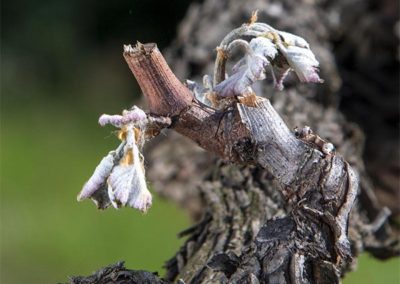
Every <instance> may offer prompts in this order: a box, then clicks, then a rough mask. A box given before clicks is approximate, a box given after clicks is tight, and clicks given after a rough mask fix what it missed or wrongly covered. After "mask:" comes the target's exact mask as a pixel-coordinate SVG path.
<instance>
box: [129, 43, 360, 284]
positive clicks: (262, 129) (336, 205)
mask: <svg viewBox="0 0 400 284" xmlns="http://www.w3.org/2000/svg"><path fill="white" fill-rule="evenodd" d="M124 57H125V59H126V61H127V63H128V65H129V67H130V69H131V70H132V71H133V74H134V75H135V77H136V79H137V80H138V82H139V85H140V86H141V87H142V88H143V89H142V90H143V92H144V95H145V97H146V99H147V101H148V102H149V108H150V111H151V113H153V114H157V115H166V116H169V117H171V119H172V125H171V128H172V129H174V130H176V131H177V132H179V133H180V134H182V135H185V136H187V137H188V138H190V139H192V140H193V141H195V142H196V143H197V144H199V145H200V146H201V147H202V148H204V149H206V150H208V151H211V152H213V153H216V154H217V155H219V156H220V157H222V158H223V159H225V160H228V161H231V162H236V163H241V164H254V165H256V166H260V167H262V168H264V169H266V170H267V171H268V172H269V173H271V174H272V175H273V176H274V177H275V178H276V179H277V180H278V181H279V182H280V184H281V185H282V187H281V188H282V192H283V194H284V195H285V196H286V198H287V202H288V203H289V204H292V206H293V210H292V211H291V213H290V214H289V215H288V216H287V217H286V218H284V219H278V220H270V221H268V225H267V224H266V226H267V227H266V228H265V230H264V231H263V230H260V232H259V233H258V237H257V238H258V239H262V240H264V239H265V240H264V241H258V242H257V241H256V242H255V243H254V245H255V246H256V247H257V248H258V249H259V250H260V249H261V247H263V246H265V245H267V246H268V248H269V249H266V250H265V249H261V250H262V251H264V253H263V254H261V255H260V254H257V255H247V257H248V261H250V260H252V259H253V260H254V259H256V260H257V261H262V259H265V257H266V256H268V258H267V259H268V262H267V263H263V265H266V267H270V266H271V265H278V264H279V263H280V264H279V265H278V266H279V267H280V268H279V271H282V273H287V274H290V273H292V274H293V275H292V277H295V274H296V275H297V274H298V273H300V272H301V271H303V270H306V269H310V268H307V264H308V266H310V265H311V266H312V267H318V268H319V270H318V271H319V272H318V273H316V274H314V275H308V276H307V277H308V280H309V281H311V282H315V281H317V278H321V277H324V279H325V280H326V279H330V280H332V279H335V281H339V278H340V275H341V273H340V271H341V270H342V269H344V268H345V267H346V266H348V265H349V261H351V250H350V243H349V240H348V237H347V227H348V219H349V214H350V210H351V208H352V206H353V203H354V201H355V198H356V195H357V190H358V179H357V177H356V175H355V174H354V172H353V170H352V169H351V167H350V166H349V165H348V163H347V162H346V161H344V159H343V158H342V157H341V156H339V155H335V154H334V153H332V152H330V151H326V149H327V147H325V146H326V144H327V143H326V142H324V141H322V140H321V139H318V136H316V135H311V134H305V135H303V136H301V137H299V138H298V137H296V136H295V135H294V133H292V132H291V131H290V130H289V129H288V128H287V126H286V124H285V123H284V121H283V120H282V119H281V118H280V116H279V114H278V113H277V112H276V111H275V110H274V108H273V107H272V106H271V104H270V103H269V101H268V100H266V99H262V98H258V99H257V105H256V106H255V107H254V106H246V105H244V104H241V103H237V102H233V103H232V104H231V106H230V107H228V108H226V109H225V110H223V111H218V110H213V109H210V108H209V107H206V106H204V105H202V104H200V103H199V102H197V100H196V99H195V98H194V97H193V95H192V94H191V93H190V91H189V90H188V89H187V88H186V87H185V86H184V85H183V84H182V83H180V82H179V80H178V79H176V77H175V75H174V74H173V73H172V72H171V70H170V69H169V67H168V66H167V64H166V63H165V60H164V59H163V57H162V55H161V53H160V52H159V51H158V49H157V47H156V46H155V45H154V44H147V45H138V46H136V47H135V48H134V49H132V48H131V47H128V48H126V50H125V52H124ZM310 137H314V139H310ZM321 141H322V142H321ZM321 143H322V144H321ZM282 226H285V227H286V228H285V230H287V234H286V235H285V236H281V237H279V235H278V236H276V237H277V239H280V243H279V245H277V246H276V247H275V248H273V249H271V248H270V247H269V246H270V244H269V241H268V240H269V239H270V238H274V236H273V235H271V234H272V233H271V232H270V231H269V230H271V228H272V231H274V230H275V229H273V228H274V227H276V228H279V227H282ZM288 236H291V239H287V237H288ZM304 239H307V240H308V241H307V242H304ZM300 243H301V245H299V244H300ZM321 243H322V244H323V245H322V244H321ZM279 247H280V248H279ZM277 249H278V251H279V253H278V254H276V253H277ZM269 254H270V255H269ZM244 256H245V255H242V257H244ZM282 257H284V258H285V259H286V258H287V261H284V262H282V261H281V260H282ZM222 259H225V260H226V259H228V260H229V261H230V262H232V261H231V259H230V258H229V257H228V256H226V257H222ZM290 259H291V261H290ZM203 261H204V260H203ZM219 262H220V261H219ZM219 262H218V261H217V263H219ZM213 263H214V264H215V262H213ZM289 264H290V265H289ZM246 265H249V264H248V262H246V261H243V262H242V263H240V265H239V263H237V265H236V266H235V268H234V269H233V270H232V269H230V271H229V273H227V274H229V277H232V279H237V281H239V280H240V279H242V277H244V276H243V272H241V269H240V267H242V269H244V267H246ZM214 266H215V267H217V268H216V270H218V267H219V266H220V264H218V265H214ZM222 266H224V265H222ZM189 269H190V271H192V273H191V274H190V275H187V274H186V278H187V279H190V281H194V282H196V281H197V280H198V279H197V278H196V277H199V275H197V274H196V273H194V272H193V267H191V268H189ZM246 269H247V270H249V268H248V267H247V268H246ZM252 269H255V267H254V266H253V267H252ZM277 269H278V268H277ZM231 270H232V271H231ZM235 271H236V273H235ZM237 273H239V274H237ZM254 273H255V274H254V275H256V277H258V278H260V279H269V280H270V281H274V279H275V280H276V277H278V276H277V274H276V273H277V271H276V270H273V271H271V270H270V269H269V268H268V269H267V270H266V271H264V272H262V273H260V272H258V273H256V271H254ZM195 274H196V275H197V276H196V275H195ZM247 276H248V275H247ZM247 276H246V277H247ZM202 277H203V276H202ZM278 278H279V277H278ZM284 279H286V278H282V279H281V278H279V279H278V280H279V281H278V282H279V283H285V281H286V280H285V281H284ZM195 280H196V281H195ZM203 280H204V279H203Z"/></svg>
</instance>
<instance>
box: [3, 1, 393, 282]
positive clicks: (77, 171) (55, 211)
mask: <svg viewBox="0 0 400 284" xmlns="http://www.w3.org/2000/svg"><path fill="white" fill-rule="evenodd" d="M1 4H2V7H1V8H2V9H1V28H2V31H1V42H2V46H1V179H0V182H1V184H0V188H1V207H0V209H1V212H0V213H1V215H0V216H1V239H0V241H1V263H0V264H1V270H0V277H1V278H0V283H56V282H61V281H64V282H66V281H67V276H68V275H85V274H89V273H91V272H92V271H93V270H95V269H97V268H99V267H101V266H103V265H107V264H110V263H113V262H116V261H118V260H126V265H127V267H129V268H135V269H146V270H151V271H158V272H159V273H160V274H162V273H163V269H162V265H163V263H164V262H165V261H166V260H167V259H168V258H170V257H171V256H172V255H173V254H174V252H175V251H176V250H177V249H178V247H179V246H180V244H181V243H182V242H183V240H179V239H178V238H177V237H176V234H177V233H178V232H179V231H181V230H183V229H185V228H186V227H187V226H189V224H190V220H188V218H187V216H186V215H185V213H184V212H183V211H182V210H180V209H179V208H177V207H176V206H175V205H174V204H171V203H169V202H167V201H165V200H161V199H160V198H157V197H155V201H154V204H153V207H152V209H151V210H150V211H149V213H148V214H146V215H143V214H141V213H139V212H137V211H134V210H130V209H122V210H119V211H116V210H107V211H104V212H101V211H97V210H96V209H95V207H94V205H93V204H92V203H91V202H90V201H86V202H83V203H77V202H76V195H77V193H78V192H79V190H80V189H81V187H82V185H83V183H84V182H85V181H86V180H87V178H88V177H89V176H90V175H91V173H92V171H93V170H94V167H95V166H96V165H97V163H98V161H99V160H100V159H101V157H102V156H103V155H105V154H106V153H107V152H108V151H109V150H111V149H113V148H115V146H116V145H117V144H118V141H117V139H116V138H115V136H114V135H113V134H112V130H113V129H111V128H105V129H104V128H100V127H99V126H98V125H97V119H98V116H99V115H100V114H101V113H104V112H106V113H119V112H120V111H121V110H122V109H123V108H126V107H129V106H131V105H132V104H133V103H134V101H135V99H137V98H138V94H139V90H138V87H137V85H136V82H135V80H134V78H133V76H132V75H131V73H130V71H129V69H128V67H127V65H126V64H125V62H124V60H123V58H122V45H123V44H124V43H134V42H135V41H136V40H139V41H141V42H149V41H151V42H157V43H158V45H159V46H160V47H161V48H163V47H165V46H167V45H168V44H169V42H170V41H171V40H172V38H173V37H174V35H175V31H176V27H177V24H178V23H179V21H180V20H181V19H182V18H183V16H184V15H185V11H186V9H187V7H188V5H189V4H190V3H189V1H184V0H175V1H174V0H173V1H154V0H143V1H126V0H123V1H114V2H112V1H94V0H89V1H78V0H75V1H67V0H53V1H50V0H42V1H32V0H21V1H11V0H7V1H2V3H1ZM399 265H400V262H399V260H391V261H388V262H377V261H375V260H372V259H371V258H369V257H368V256H363V257H362V258H360V265H359V266H360V268H359V270H358V271H357V272H355V273H352V274H350V275H349V276H348V277H347V278H346V279H345V281H344V282H345V283H399V278H400V277H399V271H398V269H399Z"/></svg>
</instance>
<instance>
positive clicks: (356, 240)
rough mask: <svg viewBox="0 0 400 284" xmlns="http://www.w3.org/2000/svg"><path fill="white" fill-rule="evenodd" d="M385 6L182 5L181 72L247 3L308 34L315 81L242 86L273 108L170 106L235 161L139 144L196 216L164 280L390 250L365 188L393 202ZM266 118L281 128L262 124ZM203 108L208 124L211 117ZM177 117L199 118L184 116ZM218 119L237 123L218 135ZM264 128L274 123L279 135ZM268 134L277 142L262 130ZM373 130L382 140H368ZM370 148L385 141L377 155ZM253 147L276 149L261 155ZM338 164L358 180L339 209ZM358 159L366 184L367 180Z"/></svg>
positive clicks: (335, 264)
mask: <svg viewBox="0 0 400 284" xmlns="http://www.w3.org/2000/svg"><path fill="white" fill-rule="evenodd" d="M349 7H357V9H356V11H355V9H349ZM393 7H397V2H396V1H380V2H374V1H356V0H351V1H348V0H346V1H335V2H333V3H332V2H331V1H318V2H315V3H314V1H306V0H304V1H293V0H285V1H279V2H275V1H261V0H250V1H243V2H240V1H228V0H221V1H210V0H206V1H205V2H204V3H202V4H193V5H192V7H191V8H190V9H189V11H188V15H187V17H186V18H185V20H184V21H183V22H182V24H181V27H180V30H179V35H178V38H177V40H176V41H175V43H174V44H173V45H172V47H171V49H169V51H168V54H169V57H168V58H169V59H170V60H168V62H169V63H173V65H172V70H173V71H174V73H176V74H178V76H179V77H180V78H181V79H183V78H191V79H194V78H196V77H197V79H200V76H201V75H203V74H211V70H212V67H213V56H214V55H215V54H212V53H211V52H210V51H211V50H213V49H214V48H215V47H216V46H217V45H218V43H219V41H220V40H221V39H222V38H223V36H224V35H225V34H226V33H227V32H229V31H230V30H231V29H233V28H234V27H237V26H239V25H241V24H242V23H243V22H245V21H247V19H248V17H249V15H250V14H251V11H253V10H255V9H258V10H259V20H260V21H263V22H267V23H269V24H271V25H272V26H274V27H276V28H278V29H280V30H286V31H289V32H293V33H295V34H299V35H301V36H302V37H304V38H306V39H307V40H308V41H309V42H310V45H311V47H312V49H313V50H314V51H315V53H316V55H317V58H318V59H319V60H320V62H321V66H322V77H323V78H324V79H325V82H326V83H325V84H324V85H319V86H304V85H298V84H297V83H296V81H295V80H293V81H291V82H289V83H288V84H286V89H285V90H284V91H283V92H279V93H277V92H275V91H273V90H272V88H270V87H269V86H268V85H267V84H263V85H259V86H258V88H257V90H256V92H257V94H258V95H261V94H262V95H264V96H265V97H267V98H269V99H270V100H271V102H272V106H273V108H272V107H271V105H270V104H269V103H268V102H267V101H260V106H259V108H257V109H254V108H251V109H249V108H248V107H246V106H243V105H240V104H236V105H234V106H233V107H232V109H231V110H229V112H228V114H221V113H210V112H209V110H207V111H206V110H204V109H202V108H201V106H199V105H198V104H196V103H194V105H192V106H191V107H189V108H185V110H184V111H183V112H179V115H181V117H180V118H181V119H179V118H175V119H173V128H174V129H175V130H176V131H178V132H180V133H181V134H184V135H186V136H188V137H190V138H192V139H193V140H194V141H195V142H197V143H198V144H199V145H201V146H202V147H204V148H206V149H207V150H209V151H211V152H214V153H217V154H218V155H220V156H222V157H224V158H225V159H226V160H230V161H235V162H240V164H241V165H232V164H229V163H226V162H222V161H219V160H216V158H214V156H211V155H210V154H208V153H207V152H204V151H202V150H200V149H199V148H198V147H194V146H193V145H194V143H193V142H192V141H190V140H188V139H184V138H180V137H179V136H176V135H169V137H166V138H160V139H159V140H158V141H153V142H152V143H153V144H157V147H152V146H151V145H150V147H149V149H150V151H149V152H148V153H149V155H146V157H147V159H148V160H149V165H148V172H149V179H150V180H151V181H152V182H154V185H155V186H156V188H158V190H159V191H160V192H161V194H162V195H164V196H166V197H168V198H170V199H172V200H175V201H176V202H179V203H181V204H182V205H183V206H185V207H186V208H187V209H188V211H189V212H190V213H191V214H192V215H193V216H194V217H195V218H196V219H199V218H200V216H202V218H201V220H200V221H199V223H198V224H197V225H196V226H194V227H192V228H190V229H188V230H187V231H185V232H183V233H182V235H187V236H188V239H187V241H186V243H185V245H184V246H183V247H182V248H181V249H180V251H179V252H177V254H176V256H175V257H174V258H172V259H171V260H170V261H169V262H168V263H167V265H166V267H167V271H168V272H167V275H166V280H165V281H173V280H174V279H183V280H184V281H185V282H187V283H213V282H215V283H219V282H233V283H235V282H236V283H242V282H243V283H258V282H260V283H264V282H268V283H335V282H338V281H339V279H340V277H341V276H342V275H343V274H344V273H345V272H346V271H348V270H350V269H351V268H352V267H353V266H354V264H355V260H356V257H357V255H358V254H359V253H360V252H362V251H363V250H367V251H369V252H370V253H372V254H373V255H374V256H376V257H378V258H388V257H391V256H393V255H396V254H398V241H397V234H395V233H394V232H393V230H392V228H391V227H390V224H389V223H388V222H386V221H385V218H384V216H385V215H387V211H386V210H382V207H383V206H382V205H381V204H380V202H379V201H378V199H377V198H376V195H378V196H379V197H380V200H381V201H383V202H385V200H389V202H387V203H385V205H387V206H389V207H390V209H391V210H392V211H393V212H395V213H396V212H399V211H398V203H397V202H393V201H392V200H394V201H396V200H398V178H399V173H398V171H399V168H398V155H396V154H391V155H389V156H388V157H386V156H385V155H384V154H383V153H398V141H397V139H398V135H394V134H392V133H395V134H396V133H397V131H398V130H397V128H396V127H398V109H397V108H396V107H395V106H397V105H398V103H397V100H398V98H397V94H398V80H397V79H396V78H397V77H398V66H397V63H398V62H396V60H395V56H396V48H397V46H396V44H397V43H396V42H397V41H396V38H395V35H394V33H393V30H394V24H395V21H396V15H394V14H395V12H394V11H397V9H396V8H393ZM393 13H394V14H393ZM382 19H384V20H382ZM349 27H351V28H349ZM367 30H368V33H367V32H366V31H367ZM358 31H360V32H358ZM361 31H365V32H364V33H362V32H361ZM366 33H367V34H366ZM363 35H365V36H363ZM357 38H358V39H359V40H357ZM377 54H379V56H376V55H377ZM337 63H339V64H337ZM396 66H397V67H396ZM377 70H383V71H382V72H381V74H379V73H378V71H377ZM371 74H374V77H372V78H371ZM144 92H145V95H146V91H145V90H144ZM184 92H186V91H184ZM179 93H181V92H179ZM381 97H382V98H381ZM185 102H186V103H187V102H188V101H187V100H185ZM150 106H151V104H150ZM338 106H340V108H341V109H342V110H343V111H345V112H346V113H347V114H348V116H349V117H351V118H352V119H355V120H356V121H357V122H358V123H360V124H361V126H362V127H363V129H364V131H365V133H366V146H367V148H366V152H364V150H363V149H364V140H365V138H364V134H363V132H362V131H361V130H360V128H359V127H358V126H357V125H356V124H354V123H352V122H351V121H349V120H346V119H345V117H344V115H342V114H341V113H340V112H339V110H338ZM274 109H275V110H274ZM377 109H378V110H377ZM150 110H151V108H150ZM386 110H389V112H388V113H387V114H385V116H382V113H385V111H386ZM152 111H153V112H154V110H152ZM275 111H276V112H275ZM155 113H156V114H162V115H166V113H157V111H155ZM278 113H279V115H278ZM365 113H368V118H369V119H368V121H367V120H366V119H365ZM167 114H168V113H167ZM170 114H177V112H176V111H175V110H174V111H173V112H170ZM349 114H352V115H349ZM353 114H354V115H353ZM279 116H281V117H282V118H283V121H284V122H285V123H284V124H283V126H284V127H281V125H278V126H274V125H273V124H272V125H271V122H272V123H274V122H276V121H277V119H278V120H279V119H280V118H279ZM182 118H183V119H182ZM195 118H198V119H195ZM269 119H271V121H268V120H269ZM217 120H218V121H221V123H222V124H218V126H215V124H214V122H215V121H217ZM388 120H389V122H391V123H387V121H388ZM188 124H191V125H192V126H196V125H197V126H198V127H200V126H201V127H203V128H188V127H185V125H188ZM285 125H287V126H288V128H289V129H291V128H294V127H295V126H299V127H302V126H304V125H309V126H311V128H312V129H313V130H314V132H315V133H317V134H318V135H319V136H321V137H323V138H324V139H326V140H328V141H329V142H332V143H333V144H334V145H335V146H336V148H337V153H340V155H324V154H323V153H322V151H321V149H320V148H319V146H318V145H316V144H315V143H313V142H312V141H311V142H310V141H308V140H307V139H304V137H303V139H301V137H299V138H296V137H295V136H294V135H293V132H292V131H290V130H289V129H288V128H287V127H286V126H285ZM213 127H214V128H213ZM229 127H232V128H229ZM232 129H241V131H239V132H234V133H232V131H231V130H232ZM274 129H280V130H281V131H283V134H284V135H282V137H280V136H281V134H279V135H277V133H275V132H274ZM200 130H201V131H205V132H203V133H209V136H208V137H209V138H210V135H211V134H213V135H214V137H213V138H214V139H212V140H210V139H209V142H210V143H205V142H204V141H205V140H203V138H205V137H203V138H202V137H197V136H196V133H197V134H198V133H199V131H200ZM279 133H281V132H279ZM228 134H229V135H228ZM382 136H383V137H382ZM196 137H197V138H196ZM230 137H232V140H229V138H230ZM246 137H251V138H252V139H250V140H246V139H245V138H246ZM271 137H276V138H278V140H273V141H271V140H268V139H271ZM194 138H195V139H194ZM233 138H234V139H233ZM279 139H280V140H279ZM168 140H170V141H171V144H169V143H168ZM305 140H307V141H305ZM382 140H383V141H384V142H385V144H379V143H382V142H381V141H382ZM237 141H241V142H240V143H235V142H237ZM213 142H215V144H213ZM172 143H173V144H174V145H175V146H172V145H173V144H172ZM177 144H178V145H179V147H176V145H177ZM376 145H379V146H376ZM387 145H389V146H387ZM226 147H227V148H226ZM281 147H283V149H282V148H281ZM380 147H385V149H386V150H384V151H383V150H382V151H378V153H377V151H376V150H375V149H376V148H378V149H380ZM386 147H389V149H392V150H387V149H388V148H386ZM226 149H230V150H232V151H226ZM265 151H267V153H268V154H271V153H272V154H274V153H278V152H280V153H281V154H280V155H279V154H278V155H277V156H274V155H266V152H265ZM282 153H283V155H282ZM285 155H289V156H285ZM363 155H364V157H365V160H364V159H363ZM342 156H343V158H342ZM177 157H180V159H177ZM284 157H286V158H284ZM384 159H386V161H387V162H382V161H383V160H384ZM314 160H317V163H315V164H314V163H313V161H314ZM293 161H294V162H293ZM346 161H347V162H346ZM364 161H365V163H366V166H367V170H366V169H365V166H364ZM285 162H286V163H285ZM246 164H248V165H246ZM272 165H275V167H273V166H272ZM349 165H351V168H353V169H354V170H355V172H357V175H358V176H359V178H360V189H359V199H358V200H359V201H358V202H357V203H356V204H355V206H354V207H353V210H352V213H351V214H350V216H349V218H348V215H347V214H348V210H349V206H347V205H348V204H349V202H350V203H351V199H352V198H353V197H354V196H353V194H354V187H353V186H354V183H356V178H355V176H354V174H353V171H352V170H351V168H350V167H349ZM279 167H284V168H279ZM332 170H334V171H333V172H332ZM367 171H368V172H372V175H371V177H372V178H373V181H374V183H375V184H378V187H373V185H372V183H371V178H370V177H369V176H368V174H367ZM283 173H285V174H283ZM286 173H287V174H286ZM293 173H296V175H293ZM296 177H297V179H296ZM196 188H198V190H197V191H196V190H195V189H196ZM349 189H352V190H349ZM376 193H377V194H376ZM387 196H391V198H388V197H387ZM343 216H345V217H343ZM347 221H348V222H349V223H348V225H349V226H348V230H347V226H346V224H347ZM338 224H339V225H338ZM343 232H345V235H346V236H347V237H348V238H349V240H350V245H351V255H349V254H348V252H349V250H348V249H349V248H348V247H346V245H347V243H346V242H342V241H341V240H343V239H342V237H343V236H342V235H341V233H343ZM346 252H347V253H346ZM351 258H353V261H352V260H351ZM82 279H83V278H80V281H84V280H82ZM128 282H129V281H128ZM75 283H95V281H92V282H90V281H89V280H88V282H75ZM96 283H97V282H96ZM129 283H135V281H131V282H129ZM136 283H139V282H136ZM140 283H144V282H140ZM148 283H153V282H151V281H150V282H148ZM155 283H157V282H155Z"/></svg>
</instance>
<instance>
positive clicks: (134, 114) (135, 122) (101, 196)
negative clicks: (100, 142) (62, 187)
mask: <svg viewBox="0 0 400 284" xmlns="http://www.w3.org/2000/svg"><path fill="white" fill-rule="evenodd" d="M146 122H147V116H146V114H145V113H144V112H143V110H141V109H140V108H138V107H136V106H134V107H133V108H132V109H130V110H124V111H123V113H122V115H107V114H103V115H102V116H101V117H100V118H99V124H100V125H101V126H104V125H106V124H111V125H113V126H115V127H118V128H120V131H119V134H118V138H119V139H120V140H121V141H122V142H121V144H120V145H119V146H118V148H117V149H116V150H114V151H111V152H109V153H108V155H107V156H105V157H104V158H103V159H102V160H101V162H100V164H99V165H98V166H97V167H96V169H95V171H94V173H93V175H92V176H91V177H90V178H89V180H88V181H87V182H86V184H85V185H84V186H83V188H82V191H81V192H80V193H79V195H78V198H77V199H78V201H81V200H84V199H87V198H91V199H92V200H93V201H94V203H95V204H96V205H97V207H98V208H99V209H105V208H107V207H108V206H110V205H112V206H113V207H114V208H120V207H123V206H129V207H132V208H135V209H138V210H140V211H142V212H146V211H147V210H148V209H149V208H150V206H151V203H152V197H151V194H150V192H149V190H148V189H147V184H146V180H145V173H144V166H143V156H142V154H141V153H140V151H139V149H140V148H141V147H142V145H143V142H144V131H145V127H146Z"/></svg>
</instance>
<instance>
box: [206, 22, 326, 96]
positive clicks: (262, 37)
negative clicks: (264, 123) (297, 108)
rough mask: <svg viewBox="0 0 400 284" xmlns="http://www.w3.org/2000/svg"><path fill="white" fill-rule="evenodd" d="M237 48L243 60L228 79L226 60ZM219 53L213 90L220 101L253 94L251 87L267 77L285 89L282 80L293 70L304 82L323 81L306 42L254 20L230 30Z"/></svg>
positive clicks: (220, 46)
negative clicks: (241, 51) (240, 51)
mask: <svg viewBox="0 0 400 284" xmlns="http://www.w3.org/2000/svg"><path fill="white" fill-rule="evenodd" d="M253 20H254V19H253ZM237 48H241V49H242V50H243V51H244V57H243V58H242V59H241V60H239V61H238V62H237V63H236V64H235V65H234V67H233V69H232V71H233V74H232V75H231V76H230V77H228V78H226V75H225V65H226V61H227V59H228V58H229V57H230V55H231V54H232V52H233V51H234V50H235V49H237ZM217 51H218V54H217V59H216V63H215V68H214V82H213V85H214V88H213V91H214V92H215V93H216V95H217V97H220V98H226V97H232V96H238V95H248V94H253V91H252V89H251V85H252V84H253V83H254V82H256V81H259V80H264V79H265V78H266V77H267V74H269V75H270V76H271V77H272V79H273V81H274V86H275V87H276V88H277V89H278V90H282V89H283V81H284V79H285V78H286V76H287V75H288V74H289V73H290V72H291V71H294V72H295V73H296V75H297V77H298V78H299V79H300V81H301V82H305V83H308V82H313V83H322V82H323V80H322V79H321V78H320V77H319V75H318V67H319V62H318V61H317V59H316V58H315V55H314V54H313V52H312V51H311V50H310V47H309V44H308V43H307V41H305V40H304V39H303V38H301V37H299V36H296V35H294V34H291V33H287V32H282V31H278V30H276V29H274V28H273V27H271V26H269V25H267V24H264V23H258V22H253V21H252V22H250V23H249V24H244V25H243V26H241V27H240V28H237V29H235V30H233V31H231V32H230V33H229V34H228V35H227V36H226V37H225V38H224V39H223V40H222V42H221V44H220V45H219V46H218V47H217Z"/></svg>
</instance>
